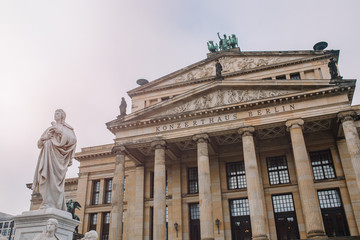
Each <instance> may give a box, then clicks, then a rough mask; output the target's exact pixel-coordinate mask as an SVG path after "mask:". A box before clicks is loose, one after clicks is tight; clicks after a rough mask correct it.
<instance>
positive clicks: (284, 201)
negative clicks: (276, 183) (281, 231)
mask: <svg viewBox="0 0 360 240" xmlns="http://www.w3.org/2000/svg"><path fill="white" fill-rule="evenodd" d="M272 200H273V206H274V212H275V213H281V212H294V211H295V207H294V201H293V198H292V195H291V194H284V195H273V196H272Z"/></svg>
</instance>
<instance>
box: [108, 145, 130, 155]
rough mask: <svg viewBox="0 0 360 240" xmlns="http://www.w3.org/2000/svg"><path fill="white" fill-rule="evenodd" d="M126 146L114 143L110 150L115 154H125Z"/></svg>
mask: <svg viewBox="0 0 360 240" xmlns="http://www.w3.org/2000/svg"><path fill="white" fill-rule="evenodd" d="M125 151H126V148H125V147H124V146H123V145H115V146H114V147H113V148H112V149H111V152H112V153H115V154H116V155H125V154H126V152H125Z"/></svg>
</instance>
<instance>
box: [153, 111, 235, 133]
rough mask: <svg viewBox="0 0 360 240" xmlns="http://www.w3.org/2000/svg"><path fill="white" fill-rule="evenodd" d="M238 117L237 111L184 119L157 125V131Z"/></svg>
mask: <svg viewBox="0 0 360 240" xmlns="http://www.w3.org/2000/svg"><path fill="white" fill-rule="evenodd" d="M236 119H237V114H236V113H231V114H224V115H219V116H216V117H207V118H201V119H194V120H191V121H183V122H178V123H171V124H166V125H161V126H157V127H156V132H164V131H170V130H176V129H183V128H189V127H197V126H202V125H208V124H213V123H220V122H226V121H231V120H236Z"/></svg>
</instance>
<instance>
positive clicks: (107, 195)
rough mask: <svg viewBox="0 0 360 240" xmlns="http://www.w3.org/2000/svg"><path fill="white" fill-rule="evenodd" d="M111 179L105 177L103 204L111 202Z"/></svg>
mask: <svg viewBox="0 0 360 240" xmlns="http://www.w3.org/2000/svg"><path fill="white" fill-rule="evenodd" d="M111 191H112V179H106V184H105V204H108V203H111Z"/></svg>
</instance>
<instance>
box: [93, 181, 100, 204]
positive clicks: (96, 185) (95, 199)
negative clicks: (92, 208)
mask: <svg viewBox="0 0 360 240" xmlns="http://www.w3.org/2000/svg"><path fill="white" fill-rule="evenodd" d="M99 200H100V180H96V181H93V191H92V204H93V205H97V204H99Z"/></svg>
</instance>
